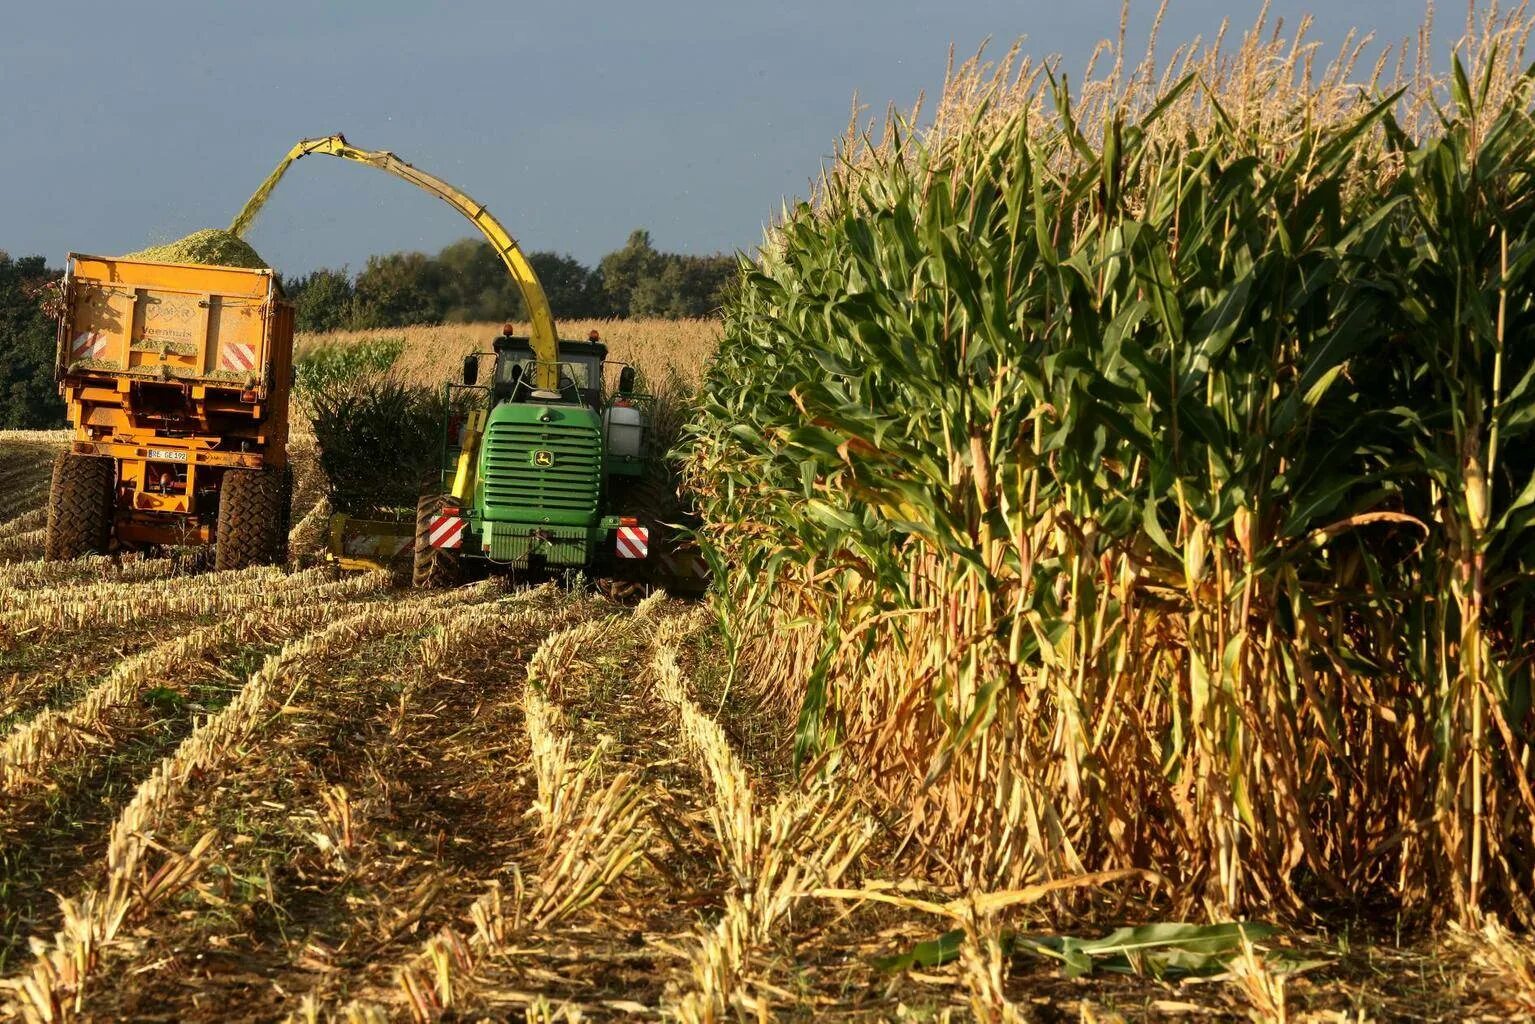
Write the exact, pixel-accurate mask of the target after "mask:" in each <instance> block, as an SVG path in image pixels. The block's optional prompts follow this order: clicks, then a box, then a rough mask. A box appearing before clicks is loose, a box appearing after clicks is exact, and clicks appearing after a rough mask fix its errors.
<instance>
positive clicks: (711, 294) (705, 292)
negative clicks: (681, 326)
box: [664, 255, 738, 316]
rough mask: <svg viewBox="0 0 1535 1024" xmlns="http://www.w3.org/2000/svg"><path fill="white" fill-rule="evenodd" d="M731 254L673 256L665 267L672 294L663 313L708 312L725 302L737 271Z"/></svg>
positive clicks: (711, 313) (681, 314)
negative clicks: (727, 291)
mask: <svg viewBox="0 0 1535 1024" xmlns="http://www.w3.org/2000/svg"><path fill="white" fill-rule="evenodd" d="M737 269H738V268H737V266H736V258H735V257H734V256H724V255H714V256H674V257H672V259H671V261H670V265H669V266H668V267H667V271H666V274H667V277H668V280H669V282H670V284H671V288H672V298H671V302H670V303H669V305H668V308H667V310H666V313H665V314H664V315H666V316H711V315H713V314H714V313H715V312H717V311H718V310H719V308H720V307H721V306H723V305H724V303H725V291H726V289H727V288H728V287H729V286H730V283H731V282H732V281H734V280H735V278H736V273H737Z"/></svg>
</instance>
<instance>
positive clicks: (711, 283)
mask: <svg viewBox="0 0 1535 1024" xmlns="http://www.w3.org/2000/svg"><path fill="white" fill-rule="evenodd" d="M528 262H529V263H531V264H532V265H533V269H534V271H535V272H536V273H537V274H538V278H539V281H540V283H542V284H543V286H544V293H545V295H546V296H547V297H548V299H549V307H550V309H552V310H553V312H554V315H555V317H557V318H559V319H562V320H575V319H597V318H602V317H610V316H620V317H622V316H659V317H702V316H711V315H713V314H714V313H715V312H716V311H717V310H718V309H719V307H720V305H721V304H722V302H723V301H724V294H725V291H726V289H727V288H728V287H729V285H730V283H731V282H733V281H734V280H735V276H736V261H735V259H734V258H733V257H728V256H688V255H683V254H679V253H663V252H658V251H656V249H655V248H654V247H653V246H652V245H651V244H650V235H649V233H648V232H645V231H636V232H635V233H634V234H633V235H631V236H630V238H629V242H628V244H627V245H626V246H625V247H624V248H623V249H621V250H619V251H618V252H615V253H610V254H609V255H608V256H606V257H604V258H603V260H602V264H601V269H600V270H593V269H591V268H589V267H586V266H584V265H582V263H581V262H580V261H579V260H577V259H575V258H574V257H571V256H564V255H561V254H559V253H552V252H535V253H531V254H529V256H528ZM284 289H285V291H286V292H287V294H288V297H289V298H290V299H292V300H293V302H294V304H295V306H296V307H297V316H298V328H299V330H301V331H313V332H322V331H331V330H345V329H368V328H377V327H404V326H408V325H410V324H430V323H483V322H486V321H496V320H525V319H527V309H526V306H525V304H524V302H523V300H522V293H521V291H519V289H518V288H517V286H516V284H515V283H514V282H513V281H512V278H511V276H510V275H509V274H508V273H507V271H506V266H505V264H503V263H502V262H501V258H500V257H499V256H498V255H496V251H495V249H493V248H492V247H491V246H490V244H489V243H488V242H486V241H484V240H483V239H478V238H465V239H462V240H460V241H457V242H454V243H452V244H451V245H448V246H445V247H444V248H443V249H442V251H440V252H439V253H438V254H437V255H436V256H428V255H426V254H424V253H415V252H399V253H391V254H389V255H385V256H374V257H371V258H370V259H369V260H368V264H367V266H365V267H364V268H363V270H362V272H361V273H359V274H358V275H357V278H356V281H355V282H354V281H353V280H352V279H351V278H350V277H349V276H348V275H347V272H346V271H345V270H344V269H343V270H324V269H322V270H316V271H314V272H313V273H310V274H307V275H305V276H303V277H299V278H294V279H293V280H291V281H285V282H284Z"/></svg>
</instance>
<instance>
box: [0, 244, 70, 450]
mask: <svg viewBox="0 0 1535 1024" xmlns="http://www.w3.org/2000/svg"><path fill="white" fill-rule="evenodd" d="M58 277H59V272H58V271H57V270H50V269H49V268H48V266H47V263H46V262H45V261H44V259H43V257H41V256H23V257H21V258H20V259H12V258H11V256H10V255H9V254H8V253H6V252H5V251H3V250H0V429H8V428H37V427H57V426H62V425H63V421H64V406H63V403H61V402H60V401H59V393H58V389H57V388H56V387H55V386H54V383H53V357H54V345H55V338H56V336H57V329H58V326H57V325H58V320H57V313H58V310H57V302H56V301H53V300H52V299H53V295H56V294H57V291H58V289H56V288H50V287H49V285H50V284H51V283H52V282H53V281H56V280H57V279H58Z"/></svg>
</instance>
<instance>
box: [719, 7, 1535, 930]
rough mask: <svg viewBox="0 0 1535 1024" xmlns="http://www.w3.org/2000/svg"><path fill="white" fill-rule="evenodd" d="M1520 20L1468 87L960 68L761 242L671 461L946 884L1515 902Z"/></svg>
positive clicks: (822, 722) (728, 573)
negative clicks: (1099, 884)
mask: <svg viewBox="0 0 1535 1024" xmlns="http://www.w3.org/2000/svg"><path fill="white" fill-rule="evenodd" d="M1531 24H1532V19H1531V17H1530V15H1529V13H1528V12H1527V9H1526V7H1524V6H1520V7H1519V8H1518V9H1517V10H1515V11H1514V12H1513V13H1512V14H1498V13H1497V12H1495V11H1494V12H1488V13H1486V14H1485V16H1483V17H1481V18H1480V20H1475V21H1473V23H1472V24H1470V25H1469V26H1468V36H1467V38H1466V39H1465V40H1464V41H1463V42H1462V44H1461V47H1460V50H1459V58H1458V60H1457V62H1456V64H1455V67H1454V71H1453V73H1452V74H1451V75H1449V76H1448V77H1447V78H1446V79H1444V80H1442V81H1441V80H1436V79H1433V78H1431V77H1430V76H1429V75H1428V73H1427V71H1426V66H1427V63H1426V61H1427V58H1426V55H1425V53H1424V47H1425V46H1426V42H1425V40H1426V39H1427V38H1428V34H1427V31H1425V33H1424V36H1423V38H1422V39H1420V41H1419V46H1418V56H1417V60H1416V61H1413V60H1412V56H1413V55H1412V53H1411V52H1409V50H1408V49H1407V48H1405V47H1404V48H1403V49H1402V50H1400V51H1396V52H1394V53H1393V52H1388V53H1387V55H1386V56H1384V57H1382V58H1381V59H1380V60H1379V61H1378V62H1376V63H1375V64H1374V65H1373V67H1371V66H1369V65H1366V64H1363V63H1361V57H1362V54H1363V51H1364V48H1365V43H1364V42H1360V41H1351V42H1350V44H1349V45H1348V46H1346V47H1345V50H1344V53H1343V55H1342V56H1341V57H1340V58H1339V60H1338V61H1337V62H1335V63H1334V64H1333V65H1331V66H1330V67H1329V68H1327V69H1325V70H1320V71H1318V70H1316V69H1314V68H1313V56H1314V53H1315V48H1314V47H1311V46H1310V45H1309V44H1307V42H1306V40H1305V39H1304V32H1305V28H1304V26H1303V27H1302V29H1301V31H1300V34H1299V35H1297V36H1295V37H1292V38H1285V37H1283V36H1281V35H1279V34H1278V33H1277V32H1271V31H1269V29H1268V27H1267V26H1266V25H1264V24H1263V23H1262V21H1261V20H1260V23H1259V24H1258V26H1256V27H1255V28H1254V29H1253V30H1252V31H1251V32H1250V33H1249V34H1248V35H1247V36H1246V37H1245V38H1244V39H1243V41H1242V43H1241V45H1240V46H1239V47H1237V48H1236V49H1235V50H1234V51H1233V50H1231V49H1230V48H1226V49H1224V50H1223V49H1222V45H1221V44H1222V40H1219V39H1218V40H1216V42H1215V43H1214V44H1211V45H1204V44H1202V43H1199V42H1197V41H1196V43H1195V44H1193V45H1191V46H1187V47H1184V48H1182V49H1180V50H1178V51H1177V52H1176V53H1175V55H1174V57H1173V59H1172V61H1171V62H1170V63H1169V64H1168V65H1166V66H1163V67H1160V68H1159V67H1158V65H1157V64H1156V63H1155V61H1154V60H1153V59H1152V58H1151V57H1150V56H1148V58H1147V61H1146V63H1145V64H1143V65H1142V66H1141V67H1140V68H1138V69H1129V68H1126V66H1125V62H1124V61H1123V59H1122V56H1123V53H1124V44H1123V41H1121V43H1120V45H1119V47H1117V48H1111V50H1110V51H1108V52H1107V53H1106V54H1105V56H1106V57H1114V58H1115V60H1114V65H1113V69H1112V71H1110V72H1108V73H1106V74H1102V75H1099V76H1098V77H1096V78H1091V79H1090V82H1089V84H1088V85H1087V86H1085V87H1082V88H1078V89H1076V90H1074V91H1068V89H1067V86H1066V84H1065V81H1064V79H1061V78H1059V77H1056V76H1055V75H1054V74H1053V72H1052V70H1051V69H1050V68H1048V67H1045V66H1040V65H1035V64H1031V63H1029V62H1027V61H1024V60H1022V59H1021V58H1019V57H1018V55H1017V54H1016V52H1015V53H1013V54H1011V55H1009V57H1008V58H1007V59H1006V60H1004V61H1002V62H1001V63H1000V64H999V65H996V66H990V67H988V66H983V65H981V64H979V63H977V62H972V63H970V64H967V65H964V66H962V67H960V68H959V69H957V71H956V72H955V73H954V74H953V75H952V76H951V81H950V83H949V86H948V89H947V91H946V93H945V96H944V98H943V100H942V102H941V104H940V108H939V112H938V115H937V118H936V125H935V127H934V128H933V129H932V130H931V131H927V132H916V131H914V130H913V129H911V128H910V127H909V125H908V123H907V122H905V121H902V120H900V119H895V120H893V121H892V122H891V123H890V124H889V125H888V127H887V130H886V133H885V136H884V138H883V140H882V141H881V142H879V143H875V142H873V141H872V140H871V139H870V138H869V137H868V136H864V137H859V136H858V134H857V133H856V132H853V133H850V136H849V140H848V143H847V145H846V147H845V149H844V152H843V156H842V159H841V160H840V161H839V162H838V164H837V166H836V167H835V168H833V169H832V170H831V171H830V172H829V173H828V174H827V175H826V177H825V179H824V181H823V183H822V187H821V189H820V192H819V195H818V196H817V198H816V200H815V201H814V202H812V203H805V204H802V205H800V206H798V207H796V208H794V209H793V210H791V211H789V212H788V214H787V215H786V217H785V219H784V220H783V222H782V223H781V224H779V225H778V226H777V227H776V228H775V229H774V231H773V232H772V233H771V235H770V237H769V239H768V240H767V243H766V244H765V246H764V248H763V252H762V257H761V261H760V263H759V264H756V265H751V266H748V267H746V268H744V273H745V280H744V283H743V286H742V288H741V289H740V291H739V293H738V294H737V296H736V297H735V299H734V301H733V302H732V304H731V305H730V307H729V308H728V309H727V311H726V322H725V330H724V338H723V341H722V343H721V347H720V352H719V356H718V360H717V362H716V364H715V365H714V366H713V368H712V369H711V371H710V373H709V374H708V376H707V377H706V380H705V386H704V409H703V412H702V413H701V415H700V418H699V420H698V421H697V423H696V424H695V427H694V433H695V435H696V439H697V446H696V449H695V454H694V456H693V459H692V463H691V477H692V482H693V486H694V487H695V489H696V491H697V492H698V494H699V495H700V502H701V508H702V510H703V512H704V514H705V517H706V526H705V531H704V532H705V538H706V541H707V545H708V548H709V552H710V554H711V556H712V558H713V559H714V561H715V564H716V567H717V573H718V575H719V577H720V580H721V584H722V587H723V590H724V597H723V599H722V600H720V602H719V610H720V613H721V615H722V616H723V618H724V620H725V623H726V627H727V632H728V635H729V640H730V643H731V645H732V657H733V659H734V662H735V667H736V669H737V670H738V672H739V673H741V674H742V675H743V676H745V677H746V678H748V679H749V680H751V681H754V682H756V683H757V684H759V685H760V686H761V687H763V688H764V689H766V690H767V691H768V692H769V693H771V694H773V695H774V696H775V697H776V699H777V700H778V701H780V702H781V703H782V704H783V705H784V706H785V708H786V710H789V711H790V713H795V714H797V715H798V746H799V752H800V754H801V756H802V757H810V756H812V755H815V754H817V753H818V752H821V751H824V750H826V749H829V748H832V747H835V746H843V747H845V750H846V753H847V755H848V757H849V758H850V759H851V760H852V761H853V762H855V763H856V764H857V766H858V768H859V774H860V775H861V777H862V778H863V779H864V780H865V782H866V783H867V784H868V786H869V787H870V788H871V789H875V790H878V791H880V792H882V793H885V794H887V795H888V796H889V798H890V799H891V800H892V801H893V803H894V804H895V805H896V806H898V807H900V808H902V809H904V810H905V811H906V812H907V816H906V821H907V825H908V828H909V830H910V832H911V834H912V836H913V837H914V838H916V839H917V840H919V842H918V843H916V844H913V847H912V848H913V849H918V850H921V851H924V852H925V856H926V860H927V868H928V874H929V876H930V877H931V878H932V879H933V880H936V881H942V882H949V883H955V884H959V885H962V886H968V887H980V888H994V887H1011V886H1016V885H1020V884H1023V883H1026V882H1030V881H1037V880H1039V879H1045V878H1059V877H1063V876H1069V875H1076V874H1079V873H1082V872H1085V871H1094V870H1104V869H1116V868H1148V869H1152V870H1155V871H1156V872H1158V873H1159V874H1160V875H1162V876H1164V877H1166V878H1167V879H1169V880H1170V883H1171V885H1172V891H1173V893H1174V899H1173V901H1172V907H1173V909H1175V910H1178V911H1182V912H1196V911H1204V912H1207V913H1210V914H1212V915H1218V916H1220V917H1227V916H1230V915H1234V914H1240V913H1244V912H1251V911H1258V912H1260V913H1264V914H1270V913H1279V914H1287V915H1295V916H1297V917H1299V916H1302V915H1304V914H1306V913H1308V912H1312V911H1326V910H1328V909H1329V908H1336V907H1338V906H1340V905H1344V906H1352V907H1355V908H1359V907H1363V906H1380V905H1382V903H1384V904H1386V905H1389V906H1393V907H1395V908H1397V909H1398V910H1400V911H1401V912H1404V913H1405V914H1406V915H1408V916H1409V917H1416V918H1420V919H1421V918H1441V917H1445V916H1451V917H1467V918H1469V917H1474V916H1475V915H1476V914H1477V912H1478V911H1480V910H1485V909H1497V910H1499V911H1502V912H1504V913H1506V914H1507V915H1509V916H1510V917H1511V918H1513V919H1516V920H1518V921H1519V922H1521V923H1522V924H1524V925H1525V926H1530V925H1535V905H1532V903H1531V902H1530V900H1531V896H1532V895H1535V894H1532V892H1531V890H1532V885H1535V883H1532V881H1531V879H1532V871H1535V854H1532V852H1531V848H1530V845H1529V828H1530V824H1529V823H1530V821H1531V820H1532V818H1535V790H1532V785H1531V778H1530V756H1531V751H1530V749H1529V740H1528V737H1529V735H1530V734H1531V731H1532V727H1535V716H1532V702H1531V685H1532V671H1535V669H1532V665H1535V631H1532V627H1531V623H1532V618H1535V616H1532V607H1535V601H1532V598H1535V459H1532V454H1531V453H1532V448H1531V446H1530V444H1529V433H1530V430H1531V427H1532V426H1535V359H1532V355H1535V348H1532V346H1531V345H1530V344H1529V342H1528V340H1527V339H1528V338H1529V337H1530V333H1531V331H1532V329H1535V300H1532V298H1531V295H1532V294H1535V287H1532V286H1535V260H1531V259H1530V255H1529V254H1530V253H1531V252H1535V190H1532V189H1531V188H1530V173H1531V171H1530V168H1531V167H1532V166H1535V122H1532V119H1531V116H1530V103H1531V97H1532V83H1531V80H1530V79H1529V78H1528V77H1527V76H1524V75H1521V74H1520V69H1521V68H1522V66H1523V60H1524V53H1525V42H1526V39H1527V37H1528V34H1529V31H1530V28H1531ZM1223 34H1224V33H1223ZM1409 64H1415V65H1416V66H1415V67H1410V66H1409ZM1404 69H1405V71H1404ZM1393 75H1394V76H1395V78H1394V79H1393ZM1404 76H1405V77H1404ZM1071 898H1072V899H1076V900H1081V899H1084V898H1087V897H1085V896H1083V895H1081V894H1079V895H1077V896H1074V897H1071ZM1063 899H1065V897H1063Z"/></svg>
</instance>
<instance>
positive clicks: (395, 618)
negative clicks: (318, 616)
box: [0, 587, 489, 1022]
mask: <svg viewBox="0 0 1535 1024" xmlns="http://www.w3.org/2000/svg"><path fill="white" fill-rule="evenodd" d="M488 592H489V588H487V587H466V588H462V589H461V590H459V591H455V592H453V593H451V594H447V595H437V596H433V597H423V598H414V599H410V600H407V601H404V602H399V603H396V604H392V605H384V604H374V605H364V606H361V607H360V608H359V609H358V610H356V611H353V610H351V609H347V610H346V613H344V614H342V615H341V616H339V617H338V618H337V619H335V620H334V621H332V622H331V623H330V624H328V625H327V626H325V627H324V628H323V629H320V630H318V631H313V632H309V633H306V634H304V635H303V636H301V637H299V638H297V639H295V640H292V641H289V642H288V643H286V644H284V645H283V646H282V647H281V648H279V649H278V650H277V651H276V652H274V653H273V654H271V655H269V656H268V657H267V658H266V659H265V661H264V662H262V664H261V666H260V667H259V668H258V669H256V670H255V671H254V672H252V673H250V675H249V676H248V677H247V678H246V679H245V680H244V683H243V685H242V686H240V688H239V689H238V691H237V692H235V694H234V696H233V698H232V699H231V700H230V701H229V702H228V703H227V704H225V705H224V706H223V707H222V708H221V709H219V710H218V711H217V713H215V714H213V715H211V716H209V717H207V718H206V719H203V720H200V721H199V722H198V723H197V724H196V726H195V728H193V729H192V731H191V732H190V733H189V734H188V735H187V736H186V738H185V739H183V740H182V741H181V742H180V744H179V745H177V746H176V748H175V750H174V752H173V753H171V754H170V755H169V756H167V757H165V758H164V759H163V760H161V761H160V763H159V764H158V765H157V766H156V767H155V768H154V769H153V771H152V772H151V773H150V774H149V775H148V776H147V777H146V778H144V779H143V781H141V782H140V783H139V784H138V786H137V788H136V790H135V792H134V795H133V797H132V799H130V800H129V801H128V802H127V803H126V804H125V805H124V806H123V807H122V810H121V811H120V813H119V814H118V815H117V818H116V821H115V822H114V823H113V824H112V825H111V828H110V830H109V833H108V836H107V840H106V849H105V854H104V856H103V857H102V861H101V863H100V865H99V868H98V871H99V873H97V874H96V878H95V881H94V883H90V884H86V885H85V886H84V887H83V889H77V890H76V892H77V893H78V895H76V896H75V897H72V898H64V897H61V898H60V915H61V917H62V922H63V923H62V925H61V926H60V927H59V929H58V930H57V931H56V932H55V933H54V934H53V936H52V940H51V942H50V941H42V940H40V939H39V940H35V941H34V942H33V943H32V946H33V950H34V957H33V960H32V963H31V965H30V967H28V968H26V969H24V970H22V971H21V972H20V973H16V974H13V975H12V976H11V977H9V978H6V979H4V980H3V981H0V986H3V987H4V988H5V989H7V990H9V991H10V993H11V1002H10V1004H9V1005H7V1006H4V1007H0V1010H5V1011H8V1012H9V1013H10V1014H11V1015H12V1016H21V1017H23V1018H24V1019H26V1020H29V1021H39V1022H41V1021H53V1020H58V1019H62V1017H63V1016H65V1015H69V1014H72V1013H73V1012H74V1011H75V1010H77V1009H78V1006H79V1004H80V1003H81V1002H82V1001H83V999H84V998H85V996H86V995H87V994H88V991H87V986H89V985H90V984H91V982H92V980H93V979H94V978H95V977H96V975H97V973H98V972H99V970H100V969H101V967H102V964H103V957H104V956H106V955H107V954H108V952H109V951H111V950H113V949H114V948H115V946H116V944H117V943H120V942H129V939H128V937H127V936H126V935H125V934H123V933H122V932H121V929H122V928H123V927H124V924H125V922H126V921H128V919H129V915H130V914H132V915H134V916H135V917H142V916H143V915H145V914H147V913H148V912H150V911H151V910H153V909H154V908H155V907H157V906H160V905H163V904H164V903H165V902H166V901H167V900H169V899H170V898H171V897H172V896H173V895H174V894H175V893H176V892H178V891H180V890H181V889H182V888H183V887H185V886H186V885H188V884H190V883H191V882H192V881H194V880H195V879H196V877H197V875H198V872H199V870H200V868H201V866H202V864H203V855H204V854H205V853H206V852H207V849H208V844H209V842H211V835H205V836H204V837H203V838H202V839H201V840H199V841H198V842H196V843H194V844H192V845H191V847H190V849H187V848H185V847H184V848H183V850H184V851H185V852H182V851H177V850H175V849H170V848H167V847H166V846H164V845H163V844H162V843H160V842H159V841H157V840H156V838H155V837H156V835H163V836H168V835H169V834H170V833H171V832H173V831H174V829H175V826H176V823H177V818H178V814H179V811H180V810H181V808H182V807H183V804H184V803H185V801H187V800H188V799H192V798H195V796H196V795H197V794H199V793H201V792H202V791H203V788H204V787H205V786H207V785H208V784H210V783H212V782H216V781H218V780H219V779H222V778H226V777H228V775H229V774H230V773H232V772H235V770H236V768H237V764H238V760H239V758H240V756H241V754H242V752H243V750H244V748H245V745H246V744H247V743H250V742H251V741H253V740H254V739H256V738H257V736H258V734H259V733H260V732H261V731H262V729H263V728H264V726H265V725H267V724H268V723H269V722H270V721H272V720H273V713H274V712H277V713H278V717H279V718H280V717H281V714H280V713H281V709H282V707H283V706H284V705H285V704H286V701H287V699H288V695H289V694H290V692H293V691H295V690H296V689H297V687H296V686H295V687H290V686H289V682H290V679H291V677H292V676H294V675H295V674H297V675H298V676H299V678H300V685H302V682H303V680H304V679H308V678H312V677H313V676H314V675H315V674H316V673H323V671H324V668H325V666H326V665H327V659H329V661H330V662H331V663H333V662H334V660H335V653H334V652H335V651H336V650H337V649H342V650H347V651H359V650H361V649H362V647H363V646H364V645H366V644H369V643H372V642H375V641H380V640H387V639H388V638H389V636H390V635H391V634H393V633H396V632H398V631H400V630H408V629H413V628H420V627H421V626H423V625H425V624H429V623H430V622H431V621H432V619H433V617H434V615H435V614H437V613H438V612H439V611H440V610H441V609H442V608H444V607H447V606H451V605H452V604H454V603H463V602H469V601H475V600H479V599H482V598H483V597H484V596H485V595H486V594H487V593H488ZM194 780H195V781H196V786H195V787H194V786H193V785H192V783H193V782H194Z"/></svg>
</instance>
